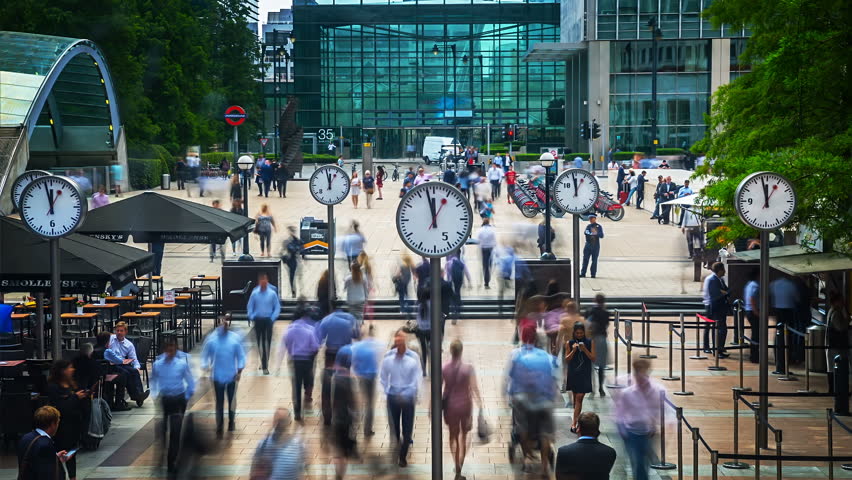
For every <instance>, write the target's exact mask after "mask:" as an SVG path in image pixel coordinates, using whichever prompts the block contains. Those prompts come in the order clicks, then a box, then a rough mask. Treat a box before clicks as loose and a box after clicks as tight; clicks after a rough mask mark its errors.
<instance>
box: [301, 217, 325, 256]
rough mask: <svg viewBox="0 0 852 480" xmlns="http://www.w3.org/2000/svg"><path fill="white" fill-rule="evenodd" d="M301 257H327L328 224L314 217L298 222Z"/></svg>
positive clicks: (303, 218) (304, 218)
mask: <svg viewBox="0 0 852 480" xmlns="http://www.w3.org/2000/svg"><path fill="white" fill-rule="evenodd" d="M299 240H301V241H302V255H328V222H325V221H323V220H321V219H319V218H314V217H302V219H301V221H300V222H299Z"/></svg>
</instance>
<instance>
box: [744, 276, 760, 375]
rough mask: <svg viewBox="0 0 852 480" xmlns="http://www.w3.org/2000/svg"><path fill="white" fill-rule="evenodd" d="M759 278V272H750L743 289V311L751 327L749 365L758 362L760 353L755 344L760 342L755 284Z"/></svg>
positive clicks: (757, 293) (758, 287) (758, 310)
mask: <svg viewBox="0 0 852 480" xmlns="http://www.w3.org/2000/svg"><path fill="white" fill-rule="evenodd" d="M759 276H760V270H757V269H755V270H753V271H752V272H750V273H749V275H748V280H749V281H748V283H746V286H745V289H743V304H744V306H743V310H745V317H746V320H748V323H749V325H750V326H751V333H750V335H751V339H752V343H750V344H749V360H750V361H751V363H758V362H759V360H760V351H759V349H758V346H757V343H756V342H759V341H760V328H759V327H760V307H759V304H760V298H759V296H758V295H759V293H760V285H759V284H758V283H757V280H758V277H759Z"/></svg>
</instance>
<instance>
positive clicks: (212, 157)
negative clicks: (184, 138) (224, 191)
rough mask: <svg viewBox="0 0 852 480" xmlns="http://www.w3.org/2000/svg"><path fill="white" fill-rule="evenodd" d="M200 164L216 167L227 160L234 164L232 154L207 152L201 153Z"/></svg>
mask: <svg viewBox="0 0 852 480" xmlns="http://www.w3.org/2000/svg"><path fill="white" fill-rule="evenodd" d="M200 157H201V164H202V165H203V164H205V163H209V164H210V165H216V166H218V165H219V164H221V163H222V160H227V161H229V162H231V163H233V162H234V152H207V153H202V154H201V155H200Z"/></svg>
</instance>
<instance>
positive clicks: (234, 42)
mask: <svg viewBox="0 0 852 480" xmlns="http://www.w3.org/2000/svg"><path fill="white" fill-rule="evenodd" d="M247 9H248V3H246V2H242V1H241V0H220V1H217V2H197V1H192V0H169V1H166V0H89V1H85V2H47V3H45V2H42V1H38V0H15V1H10V2H0V30H11V31H20V32H30V33H38V34H45V35H57V36H63V37H72V38H86V39H90V40H92V41H94V42H95V43H96V44H97V45H98V47H99V48H100V49H101V50H102V51H103V53H104V55H105V57H106V60H107V64H108V65H109V69H110V72H111V74H112V78H113V81H114V83H115V86H116V90H117V92H118V107H119V111H120V113H121V121H122V124H123V125H124V127H125V131H126V134H127V138H128V140H129V142H130V143H131V144H134V143H135V144H137V145H143V146H144V145H162V146H163V147H165V149H166V150H167V151H168V152H169V153H170V154H171V155H180V154H181V153H182V150H183V146H185V145H210V144H213V143H219V142H221V141H222V140H223V139H224V138H226V137H227V136H229V135H230V132H231V127H228V126H226V124H225V122H224V120H223V118H222V115H223V113H224V110H225V108H227V106H228V105H230V104H240V105H242V106H243V107H244V108H245V109H246V110H247V111H248V112H249V117H248V119H247V121H246V123H245V124H244V126H243V127H240V128H241V130H243V134H244V135H246V134H248V132H256V131H257V130H258V126H259V125H260V121H261V117H262V115H261V114H260V112H261V111H262V109H261V105H262V93H261V83H260V82H258V81H257V80H258V79H259V78H260V75H261V71H260V68H259V66H258V65H257V64H256V63H255V60H257V59H259V55H260V46H259V43H258V38H257V36H256V35H254V34H252V32H251V31H250V30H249V29H248V28H247V24H246V18H247V17H248V15H247V13H248V10H247ZM160 153H161V152H156V154H155V155H154V156H148V155H145V156H144V158H162V159H163V160H164V161H165V162H166V163H168V164H169V167H170V168H171V167H172V166H173V162H172V161H171V160H169V159H167V158H166V157H165V156H164V155H161V154H160Z"/></svg>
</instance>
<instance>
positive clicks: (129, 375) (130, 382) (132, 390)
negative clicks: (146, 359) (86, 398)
mask: <svg viewBox="0 0 852 480" xmlns="http://www.w3.org/2000/svg"><path fill="white" fill-rule="evenodd" d="M126 335H127V324H126V323H124V322H118V323H116V324H115V333H114V334H113V335H110V339H109V344H108V350H109V352H110V353H109V354H107V352H106V351H104V358H105V359H106V360H108V361H109V362H110V363H112V364H114V365H115V368H116V370H119V371H121V372H122V374H123V375H124V376H125V378H126V379H127V393H128V395H130V399H131V400H133V401H135V402H136V406H138V407H141V406H142V404H143V403H144V402H145V399H146V398H148V395H149V393H150V392H149V391H147V390H144V389H143V388H142V377H141V376H140V375H139V369H140V368H141V365H140V364H139V359H138V358H136V346H135V345H133V342H131V341H130V340H128V339H127V337H126ZM122 400H124V399H123V398H122Z"/></svg>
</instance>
